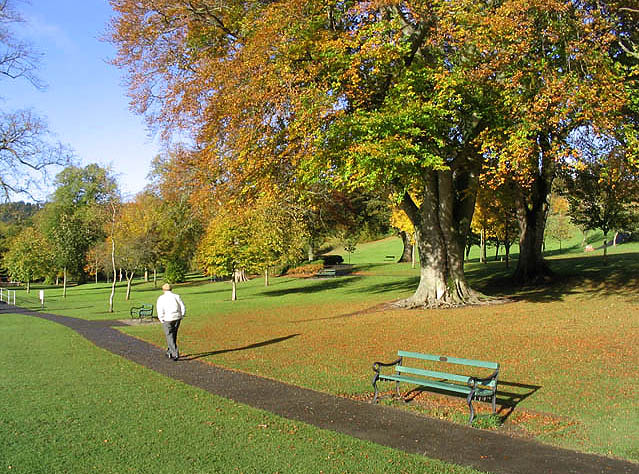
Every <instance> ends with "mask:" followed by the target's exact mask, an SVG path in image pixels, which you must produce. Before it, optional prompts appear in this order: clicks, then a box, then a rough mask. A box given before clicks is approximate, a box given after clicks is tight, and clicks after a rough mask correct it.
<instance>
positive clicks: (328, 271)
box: [316, 268, 337, 278]
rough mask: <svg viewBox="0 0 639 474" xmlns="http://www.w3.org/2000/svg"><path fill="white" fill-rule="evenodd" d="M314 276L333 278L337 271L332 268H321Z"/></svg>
mask: <svg viewBox="0 0 639 474" xmlns="http://www.w3.org/2000/svg"><path fill="white" fill-rule="evenodd" d="M316 276H317V277H318V278H323V277H334V276H337V271H336V270H335V269H334V268H323V269H322V270H320V271H319V272H317V274H316Z"/></svg>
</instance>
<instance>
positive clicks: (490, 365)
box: [395, 351, 499, 386]
mask: <svg viewBox="0 0 639 474" xmlns="http://www.w3.org/2000/svg"><path fill="white" fill-rule="evenodd" d="M397 355H398V356H399V357H401V358H402V364H401V365H398V366H396V367H395V369H396V370H397V371H398V372H402V373H408V374H412V375H421V376H424V377H432V378H442V379H446V380H454V381H456V382H463V383H466V381H467V380H468V377H469V376H468V375H458V374H451V373H448V372H438V371H435V370H427V369H420V368H415V367H408V366H406V365H404V364H405V362H404V361H403V359H404V358H410V359H420V360H425V361H430V362H444V363H449V364H458V365H464V366H471V367H481V368H485V369H492V370H499V364H498V363H497V362H488V361H484V360H473V359H460V358H457V357H447V356H440V355H433V354H422V353H420V352H408V351H397ZM495 384H496V381H495V380H493V381H492V382H491V383H490V384H489V385H491V386H493V385H495Z"/></svg>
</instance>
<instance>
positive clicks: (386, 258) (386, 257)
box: [384, 255, 395, 260]
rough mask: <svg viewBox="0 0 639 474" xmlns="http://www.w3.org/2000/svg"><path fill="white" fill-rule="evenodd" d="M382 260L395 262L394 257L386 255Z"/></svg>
mask: <svg viewBox="0 0 639 474" xmlns="http://www.w3.org/2000/svg"><path fill="white" fill-rule="evenodd" d="M384 260H395V255H386V256H385V257H384Z"/></svg>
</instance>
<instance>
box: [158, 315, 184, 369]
mask: <svg viewBox="0 0 639 474" xmlns="http://www.w3.org/2000/svg"><path fill="white" fill-rule="evenodd" d="M180 321H182V320H181V319H178V320H176V321H165V322H163V323H162V327H163V328H164V335H165V336H166V347H167V349H166V353H167V354H168V355H169V357H172V358H173V359H177V358H178V357H179V355H180V354H179V353H178V348H177V334H178V329H179V328H180Z"/></svg>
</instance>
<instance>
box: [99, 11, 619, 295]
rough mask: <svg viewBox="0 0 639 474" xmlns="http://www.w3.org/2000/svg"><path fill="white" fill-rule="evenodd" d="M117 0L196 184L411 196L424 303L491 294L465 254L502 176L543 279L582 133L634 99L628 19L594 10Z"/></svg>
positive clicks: (147, 101) (117, 30) (137, 83)
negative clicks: (562, 189) (490, 183)
mask: <svg viewBox="0 0 639 474" xmlns="http://www.w3.org/2000/svg"><path fill="white" fill-rule="evenodd" d="M111 3H112V5H113V8H114V10H115V11H116V12H117V16H116V17H115V18H114V20H113V23H112V29H111V39H112V41H113V43H114V44H115V45H116V46H117V48H118V56H117V58H116V59H115V61H114V62H115V63H116V64H117V65H119V66H120V67H122V68H123V69H125V70H126V71H127V73H128V78H129V86H130V93H131V97H132V101H133V104H134V105H135V106H136V107H137V110H138V111H140V112H141V113H145V114H146V115H147V117H148V119H149V120H150V121H151V123H152V124H154V125H155V126H157V127H160V128H162V129H163V130H164V131H165V133H167V134H170V133H171V132H172V131H173V130H174V129H176V128H177V129H181V130H182V131H183V132H182V133H190V134H191V137H192V139H193V141H194V143H195V147H194V148H195V149H194V151H193V153H191V154H189V155H188V163H189V167H188V169H189V171H188V174H187V175H188V179H189V182H190V183H191V185H193V187H194V188H198V189H199V190H200V191H199V192H201V193H204V194H206V195H207V196H208V198H209V199H210V197H211V196H215V198H216V199H219V200H222V201H223V200H225V199H227V198H228V196H229V195H231V196H234V197H235V198H236V199H237V198H242V197H245V196H247V195H255V194H256V193H257V194H259V193H264V192H267V193H268V192H271V191H272V192H273V194H274V195H282V192H283V191H285V190H286V191H287V192H289V193H291V194H293V193H299V195H300V196H307V197H308V196H312V195H313V193H316V192H317V191H318V190H320V192H321V191H323V190H327V189H333V190H334V189H354V188H357V189H367V190H375V191H376V192H380V193H385V194H387V195H389V196H390V195H392V196H398V197H399V198H398V204H399V205H400V206H401V208H402V209H403V210H404V212H406V214H407V215H408V217H409V218H410V220H411V222H412V224H413V226H414V228H415V235H416V245H417V249H418V251H419V255H420V265H421V276H420V283H419V286H418V288H417V290H416V292H415V294H414V295H413V296H412V297H410V298H408V299H407V300H406V301H404V302H403V304H404V305H406V306H418V305H419V306H421V305H426V306H437V305H449V304H460V303H469V302H478V301H480V300H481V295H479V294H477V293H476V292H475V291H473V290H472V288H470V287H469V286H468V284H467V283H466V279H465V276H464V271H463V260H464V259H463V250H464V247H465V242H466V236H467V235H468V232H469V228H470V223H471V218H472V214H473V210H474V207H475V198H476V194H477V191H478V189H479V185H480V184H479V177H480V175H481V174H482V173H484V172H490V173H491V174H492V176H493V179H494V181H495V185H496V186H498V185H501V184H503V183H504V182H505V181H511V182H512V183H515V184H517V185H518V187H519V190H520V193H519V197H518V198H517V202H518V208H519V215H520V216H519V217H520V222H521V225H520V227H521V236H522V237H521V238H520V245H521V247H522V258H520V266H519V267H518V273H519V274H520V275H522V278H523V279H524V280H527V279H534V278H535V277H536V276H537V275H538V274H539V273H541V274H543V272H544V263H543V259H542V258H541V242H542V240H543V227H544V224H545V218H546V216H547V208H548V206H547V199H548V196H549V193H550V189H551V185H552V179H553V178H554V176H555V174H556V172H557V167H558V166H559V165H560V164H561V163H564V162H567V158H568V157H570V156H572V149H571V147H570V142H569V137H570V134H571V133H572V132H573V131H574V130H576V129H578V128H580V127H592V128H596V129H597V130H600V131H601V132H602V133H612V131H614V130H615V128H616V127H617V126H618V122H617V120H618V117H620V116H621V115H622V111H623V109H624V107H626V106H627V104H628V96H627V90H626V88H625V87H624V84H625V83H624V81H625V80H626V79H627V77H626V76H625V75H624V74H625V73H624V72H623V71H619V70H618V69H617V68H616V64H615V58H614V57H613V56H611V54H610V51H611V48H612V46H613V43H614V44H618V42H616V41H617V37H616V36H615V35H614V34H612V32H613V31H614V28H615V24H614V21H613V20H614V19H617V18H618V17H617V16H614V15H604V14H603V13H602V11H601V8H599V7H597V6H594V5H589V4H587V3H582V2H573V1H570V0H526V1H521V0H502V1H499V2H491V1H481V2H477V1H471V0H455V1H454V2H450V1H443V0H441V1H440V0H436V1H433V2H429V3H423V2H397V1H390V0H380V1H375V2H328V3H327V2H325V1H322V2H319V1H314V0H312V1H301V0H293V1H288V2H270V1H269V2H265V1H233V2H225V3H224V4H220V3H219V2H213V1H210V0H198V1H193V0H189V1H186V0H178V1H171V2H167V1H160V2H158V1H156V0H153V1H152V0H135V1H133V0H112V2H111ZM602 8H603V7H602ZM613 17H614V18H613ZM615 42H616V43H615ZM626 46H628V45H627V44H626ZM540 236H541V237H540ZM522 261H523V263H521V262H522Z"/></svg>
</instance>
